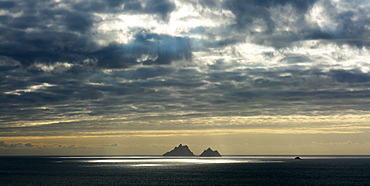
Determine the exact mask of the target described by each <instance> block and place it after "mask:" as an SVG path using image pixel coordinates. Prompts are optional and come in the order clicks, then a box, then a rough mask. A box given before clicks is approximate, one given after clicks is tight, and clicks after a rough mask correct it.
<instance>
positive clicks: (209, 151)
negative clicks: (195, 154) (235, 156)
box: [199, 148, 221, 157]
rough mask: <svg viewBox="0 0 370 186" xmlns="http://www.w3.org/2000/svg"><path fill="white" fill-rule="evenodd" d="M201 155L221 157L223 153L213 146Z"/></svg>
mask: <svg viewBox="0 0 370 186" xmlns="http://www.w3.org/2000/svg"><path fill="white" fill-rule="evenodd" d="M199 156H200V157H221V154H220V153H218V151H217V150H215V151H213V150H212V149H211V148H208V149H207V150H204V151H203V152H202V154H201V155H199Z"/></svg>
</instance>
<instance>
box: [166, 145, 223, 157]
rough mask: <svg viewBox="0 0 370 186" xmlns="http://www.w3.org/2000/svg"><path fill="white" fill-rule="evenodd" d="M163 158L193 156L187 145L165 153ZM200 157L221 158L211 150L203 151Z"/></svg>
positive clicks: (216, 152)
mask: <svg viewBox="0 0 370 186" xmlns="http://www.w3.org/2000/svg"><path fill="white" fill-rule="evenodd" d="M163 156H195V155H194V153H193V152H191V151H190V149H189V147H188V146H187V145H182V144H180V145H179V146H178V147H175V148H174V149H173V150H171V151H169V152H166V153H164V154H163ZM200 157H221V155H220V153H219V152H218V151H217V150H216V151H213V150H212V149H211V148H208V149H207V150H204V151H203V153H202V154H201V155H200Z"/></svg>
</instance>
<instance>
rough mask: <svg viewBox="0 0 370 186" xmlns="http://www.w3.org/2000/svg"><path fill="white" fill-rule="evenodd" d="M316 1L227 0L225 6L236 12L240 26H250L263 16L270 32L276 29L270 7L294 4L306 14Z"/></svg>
mask: <svg viewBox="0 0 370 186" xmlns="http://www.w3.org/2000/svg"><path fill="white" fill-rule="evenodd" d="M315 1H316V0H304V1H296V0H262V1H261V0H252V1H244V0H226V1H224V3H223V7H224V8H226V9H229V10H231V11H232V12H233V13H234V15H235V16H236V22H237V26H238V27H239V28H245V27H248V25H249V24H251V23H252V22H253V19H256V18H261V19H263V20H264V21H265V22H266V23H267V26H268V29H267V31H268V32H270V31H272V30H273V29H274V23H273V21H272V20H271V14H270V12H269V10H268V9H269V8H270V7H275V6H278V5H288V4H289V5H292V6H294V7H295V8H296V9H297V11H300V12H301V13H303V14H304V13H305V12H306V11H307V10H308V9H309V8H310V7H311V6H312V5H313V4H314V3H315Z"/></svg>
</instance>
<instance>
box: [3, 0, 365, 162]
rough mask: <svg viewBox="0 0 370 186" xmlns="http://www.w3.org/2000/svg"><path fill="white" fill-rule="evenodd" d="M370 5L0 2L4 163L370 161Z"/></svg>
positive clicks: (315, 1)
mask: <svg viewBox="0 0 370 186" xmlns="http://www.w3.org/2000/svg"><path fill="white" fill-rule="evenodd" d="M369 49H370V2H369V1H368V0H300V1H297V0H218V1H216V0H27V1H24V0H12V1H4V0H1V1H0V103H1V106H0V155H161V154H163V153H165V152H167V151H169V150H171V149H173V148H174V147H175V146H178V145H179V144H180V143H182V144H185V145H188V146H189V147H190V149H191V150H192V151H193V152H194V154H200V153H201V152H202V151H203V150H205V149H207V148H208V147H211V148H212V149H216V150H218V151H219V152H220V153H221V154H223V155H257V154H258V155H283V154H284V155H315V154H317V155H320V154H321V155H334V154H347V155H366V154H367V155H368V154H370V138H369V137H368V136H369V135H370V125H369V121H370V106H369V105H370V99H369V98H370V73H369V72H370V61H369V59H370V50H369Z"/></svg>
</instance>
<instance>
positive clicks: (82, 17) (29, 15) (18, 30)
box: [0, 0, 191, 68]
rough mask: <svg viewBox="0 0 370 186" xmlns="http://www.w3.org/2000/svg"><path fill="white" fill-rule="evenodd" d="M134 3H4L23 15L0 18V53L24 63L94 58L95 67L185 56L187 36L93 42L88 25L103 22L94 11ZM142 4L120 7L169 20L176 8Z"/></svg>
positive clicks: (113, 10)
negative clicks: (146, 57)
mask: <svg viewBox="0 0 370 186" xmlns="http://www.w3.org/2000/svg"><path fill="white" fill-rule="evenodd" d="M134 3H140V2H139V1H88V2H77V3H73V2H69V1H66V2H65V4H64V6H65V7H63V8H61V7H60V6H58V3H55V2H53V1H32V2H31V1H27V2H22V1H15V2H2V4H4V6H3V9H5V10H8V11H9V12H14V13H19V12H21V11H22V14H21V15H20V16H17V17H16V16H12V15H11V14H10V15H3V16H1V17H0V20H2V21H1V24H0V33H1V35H2V36H0V41H1V44H0V55H2V56H7V57H11V58H13V59H15V60H18V61H20V62H21V64H22V65H23V66H26V67H27V66H30V65H32V64H33V63H35V62H36V61H37V62H39V63H55V62H60V61H68V62H72V63H82V61H84V60H86V59H98V60H99V63H98V65H99V67H107V68H122V67H124V68H126V67H128V66H130V65H133V64H137V60H138V58H140V57H141V55H146V54H150V55H157V56H158V58H157V59H156V60H149V61H147V64H153V63H158V64H168V63H170V62H171V61H172V60H179V59H181V58H182V57H184V58H187V59H189V57H190V56H191V51H190V47H189V44H186V42H187V41H186V39H184V40H183V41H182V38H179V37H171V36H164V35H152V36H150V37H156V38H155V39H157V41H156V42H153V43H150V42H148V41H146V39H147V38H145V37H146V36H142V38H139V36H138V37H137V38H136V40H134V41H132V42H130V43H129V44H128V45H121V44H114V43H112V44H110V45H109V46H107V47H105V46H99V45H98V44H96V43H95V42H94V41H92V39H91V36H92V35H91V34H92V33H91V28H92V26H93V24H94V23H98V22H100V21H101V20H100V18H98V17H96V16H94V15H93V13H94V12H106V13H117V11H118V10H117V9H119V7H120V6H121V5H122V6H126V4H127V5H128V6H127V7H126V8H130V5H132V4H134ZM141 4H143V2H141ZM145 4H146V6H145V8H143V9H141V8H139V9H134V7H135V6H133V5H132V6H131V8H130V10H122V9H121V10H120V11H123V12H125V11H126V12H127V11H129V12H135V13H136V14H155V15H159V16H160V17H161V18H163V19H168V16H169V13H170V12H171V11H173V10H174V8H175V5H174V4H173V3H172V2H170V1H157V0H152V1H148V2H146V3H145ZM68 7H70V8H68ZM140 7H141V6H140ZM30 29H33V30H30ZM182 51H184V52H183V53H182ZM130 53H132V54H130ZM179 53H180V54H179ZM105 63H106V64H105Z"/></svg>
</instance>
